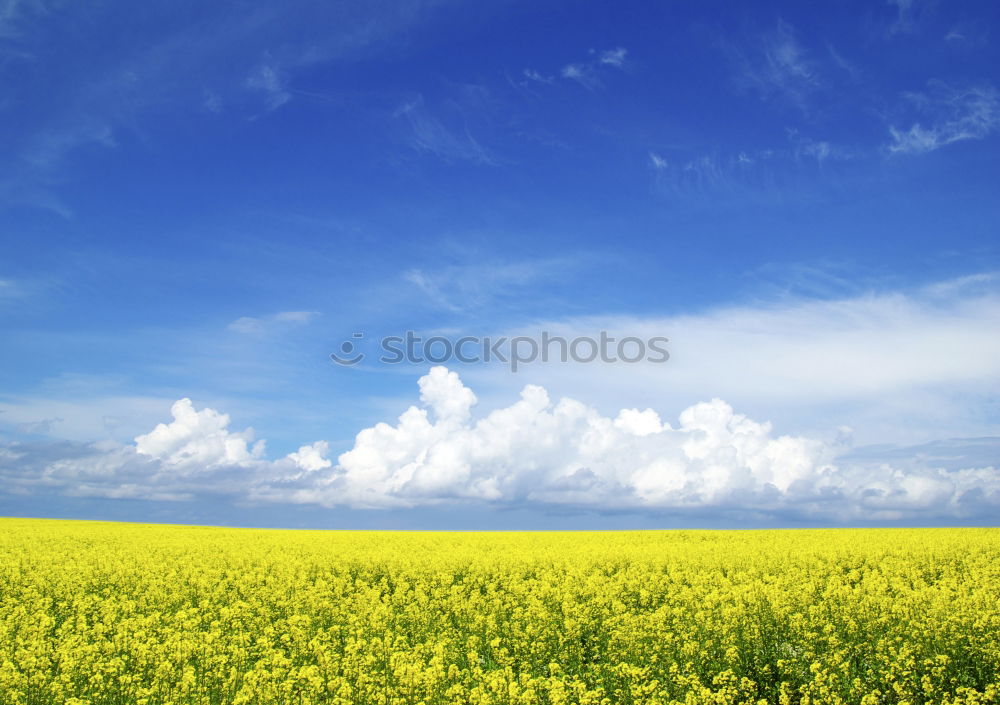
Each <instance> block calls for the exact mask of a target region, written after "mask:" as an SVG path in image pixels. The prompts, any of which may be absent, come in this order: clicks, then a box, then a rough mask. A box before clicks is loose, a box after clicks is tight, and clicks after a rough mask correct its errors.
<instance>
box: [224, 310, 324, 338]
mask: <svg viewBox="0 0 1000 705" xmlns="http://www.w3.org/2000/svg"><path fill="white" fill-rule="evenodd" d="M318 316H319V313H318V312H316V311H282V312H280V313H273V314H271V315H269V316H243V317H241V318H237V319H236V320H235V321H233V322H232V323H230V324H229V325H228V326H227V328H228V329H229V330H231V331H234V332H236V333H258V334H259V333H267V332H270V331H274V330H277V329H281V328H287V327H289V326H301V325H306V324H307V323H310V322H311V321H313V320H315V319H316V318H317V317H318Z"/></svg>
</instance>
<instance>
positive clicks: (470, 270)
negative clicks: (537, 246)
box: [403, 255, 588, 312]
mask: <svg viewBox="0 0 1000 705" xmlns="http://www.w3.org/2000/svg"><path fill="white" fill-rule="evenodd" d="M587 260H588V257H587V256H584V255H577V256H566V257H552V258H543V259H535V260H521V261H509V260H497V259H491V260H488V261H482V262H476V263H461V264H451V265H444V266H439V267H435V268H414V269H410V270H407V271H406V272H404V274H403V279H404V280H405V281H406V282H407V283H409V284H411V285H413V286H415V287H417V289H419V290H420V291H421V292H422V293H423V294H424V295H425V296H426V297H427V298H428V299H429V300H430V301H431V302H432V303H433V304H435V305H436V306H438V307H440V308H444V309H446V310H449V311H456V312H457V311H470V310H474V309H478V308H482V307H484V306H491V307H495V306H498V305H500V304H501V303H504V302H508V303H509V302H511V301H514V300H516V299H517V298H518V297H519V296H521V295H522V294H523V293H524V292H525V290H527V289H529V288H532V295H533V296H538V295H539V292H538V291H537V290H535V289H533V287H534V286H535V285H537V284H539V283H544V282H551V281H553V280H559V279H560V278H562V277H565V276H567V275H569V274H571V273H574V272H576V271H578V270H579V269H580V268H581V267H583V266H585V264H586V262H587Z"/></svg>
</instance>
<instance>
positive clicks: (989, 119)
mask: <svg viewBox="0 0 1000 705" xmlns="http://www.w3.org/2000/svg"><path fill="white" fill-rule="evenodd" d="M907 97H908V98H909V99H910V102H911V103H913V104H914V105H915V106H916V107H917V109H918V111H919V112H920V113H921V114H923V115H925V116H927V117H928V118H929V119H930V122H929V123H928V124H924V123H921V122H914V123H913V124H912V125H911V126H910V127H909V128H908V129H901V128H897V127H895V126H893V125H890V126H889V134H890V136H891V137H892V141H891V142H890V143H889V145H888V147H887V148H888V150H889V152H890V153H891V154H922V153H925V152H931V151H934V150H936V149H940V148H941V147H945V146H947V145H949V144H953V143H955V142H963V141H966V140H980V139H983V138H985V137H988V136H989V135H990V134H992V133H994V132H995V131H996V130H997V129H998V128H1000V94H998V93H997V90H996V89H995V88H993V87H992V86H974V87H970V88H965V89H955V88H952V87H950V86H947V85H945V84H942V83H939V82H936V83H932V84H931V87H930V90H929V91H928V92H927V93H914V94H910V95H908V96H907Z"/></svg>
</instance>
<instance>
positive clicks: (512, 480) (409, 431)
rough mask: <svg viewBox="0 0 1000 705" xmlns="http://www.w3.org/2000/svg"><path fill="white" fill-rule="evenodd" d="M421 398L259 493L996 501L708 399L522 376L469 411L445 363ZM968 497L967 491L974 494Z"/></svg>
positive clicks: (929, 504)
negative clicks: (549, 386) (600, 391)
mask: <svg viewBox="0 0 1000 705" xmlns="http://www.w3.org/2000/svg"><path fill="white" fill-rule="evenodd" d="M420 388H421V401H422V402H423V406H420V407H417V406H413V407H410V408H409V409H408V410H406V411H405V412H404V413H403V414H402V415H401V416H400V417H399V419H398V420H397V422H396V423H395V424H394V425H391V424H386V423H379V424H376V425H375V426H373V427H371V428H368V429H365V430H363V431H361V432H360V433H359V434H358V436H357V438H356V440H355V444H354V447H353V448H352V449H351V450H349V451H348V452H346V453H344V454H342V455H341V456H340V458H339V461H338V464H337V465H336V466H334V467H332V468H330V469H329V470H327V471H319V472H316V473H313V474H312V476H311V477H309V478H307V480H306V481H305V482H302V481H301V476H299V480H300V482H299V484H298V485H297V486H294V487H284V488H283V489H277V490H276V488H277V487H278V486H277V485H270V486H268V487H267V488H266V489H265V488H261V489H262V494H261V495H260V496H265V495H266V496H268V497H269V498H270V499H272V500H273V499H280V500H284V501H295V502H306V503H319V504H323V505H327V506H337V505H345V504H346V505H351V506H356V507H412V506H420V505H426V504H436V503H440V502H453V501H463V500H464V501H482V502H487V503H492V504H499V505H501V506H523V505H531V504H538V505H552V504H555V505H569V506H575V507H592V508H599V509H616V510H621V509H632V510H637V509H647V510H648V509H658V510H673V511H681V512H691V511H697V512H701V511H710V510H717V511H720V512H736V513H740V512H743V513H758V514H765V515H771V516H794V517H798V518H800V519H803V518H812V519H825V520H834V521H865V520H892V519H899V518H903V517H912V516H918V515H919V514H920V513H924V514H925V515H927V516H963V515H964V514H966V513H969V512H975V511H976V510H977V509H982V506H981V505H983V504H985V505H987V506H990V507H997V506H1000V473H998V472H997V470H996V469H994V468H993V467H982V468H959V469H954V468H941V467H922V466H919V465H918V466H913V467H908V468H904V467H902V466H894V465H891V464H888V463H875V464H871V463H869V464H862V463H859V462H857V461H851V462H848V463H838V462H836V460H835V455H836V453H837V452H838V449H837V447H836V446H835V445H833V444H827V443H823V442H821V441H818V440H815V439H810V438H805V437H794V436H787V435H777V434H775V433H774V432H773V431H772V428H771V425H770V424H768V423H759V422H756V421H753V420H751V419H749V418H747V417H746V416H744V415H741V414H738V413H736V412H735V411H734V410H733V409H732V407H731V406H730V405H728V404H726V403H725V402H723V401H721V400H719V399H715V400H712V401H710V402H703V403H699V404H695V405H693V406H691V407H690V408H688V409H686V410H685V411H684V412H682V413H681V414H680V417H679V423H678V424H677V426H675V427H674V426H671V425H670V424H664V423H662V422H661V421H660V417H659V416H658V415H657V414H656V412H654V411H652V410H650V409H647V410H645V411H639V410H637V409H624V410H622V411H621V412H619V413H618V414H617V416H615V417H613V418H612V417H606V416H603V415H601V414H600V413H598V412H597V411H596V410H595V409H593V408H592V407H590V406H587V405H586V404H583V403H581V402H579V401H575V400H573V399H567V398H564V399H561V400H559V401H557V402H553V401H552V400H551V399H550V397H549V395H548V393H547V392H546V390H545V389H544V388H542V387H539V386H536V385H527V386H525V387H524V389H523V390H522V392H521V397H520V399H519V400H518V401H517V402H515V403H514V404H512V405H510V406H507V407H502V408H498V409H495V410H493V411H492V412H489V413H487V414H485V415H484V416H482V417H481V418H478V419H474V418H473V417H472V416H471V414H470V408H471V406H472V404H474V403H475V395H474V394H473V392H472V391H471V390H470V389H468V388H467V387H465V386H464V385H463V384H462V383H461V381H460V380H459V378H458V376H457V375H456V374H455V373H454V372H453V371H449V370H446V369H445V368H443V367H437V368H433V369H432V370H431V371H430V372H429V373H428V374H427V375H426V376H424V377H422V378H421V379H420ZM973 499H974V500H975V501H973Z"/></svg>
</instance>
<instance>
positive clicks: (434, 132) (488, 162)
mask: <svg viewBox="0 0 1000 705" xmlns="http://www.w3.org/2000/svg"><path fill="white" fill-rule="evenodd" d="M394 117H396V118H402V119H405V120H406V122H407V123H408V124H409V127H410V131H409V134H408V137H407V139H408V141H409V143H410V146H411V147H412V148H413V149H414V150H416V151H417V152H425V153H428V154H433V155H435V156H437V157H438V158H439V159H442V160H443V161H445V162H456V161H467V162H471V163H473V164H481V165H485V166H496V165H497V164H498V163H499V162H498V160H497V158H496V157H495V156H494V155H493V154H492V153H491V152H490V150H488V149H486V147H484V146H483V145H482V144H480V143H479V141H478V140H476V138H475V137H473V136H472V133H471V132H470V131H469V129H468V127H467V126H466V125H465V124H463V125H461V126H458V127H449V126H447V125H445V124H444V123H443V122H442V121H441V120H440V119H438V118H437V117H435V116H434V115H432V114H431V112H430V111H429V110H428V109H427V106H426V105H425V103H424V99H423V96H419V95H418V96H417V98H416V99H415V100H413V101H411V102H408V103H406V104H404V105H403V106H401V107H400V108H399V109H397V110H396V111H395V114H394Z"/></svg>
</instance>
